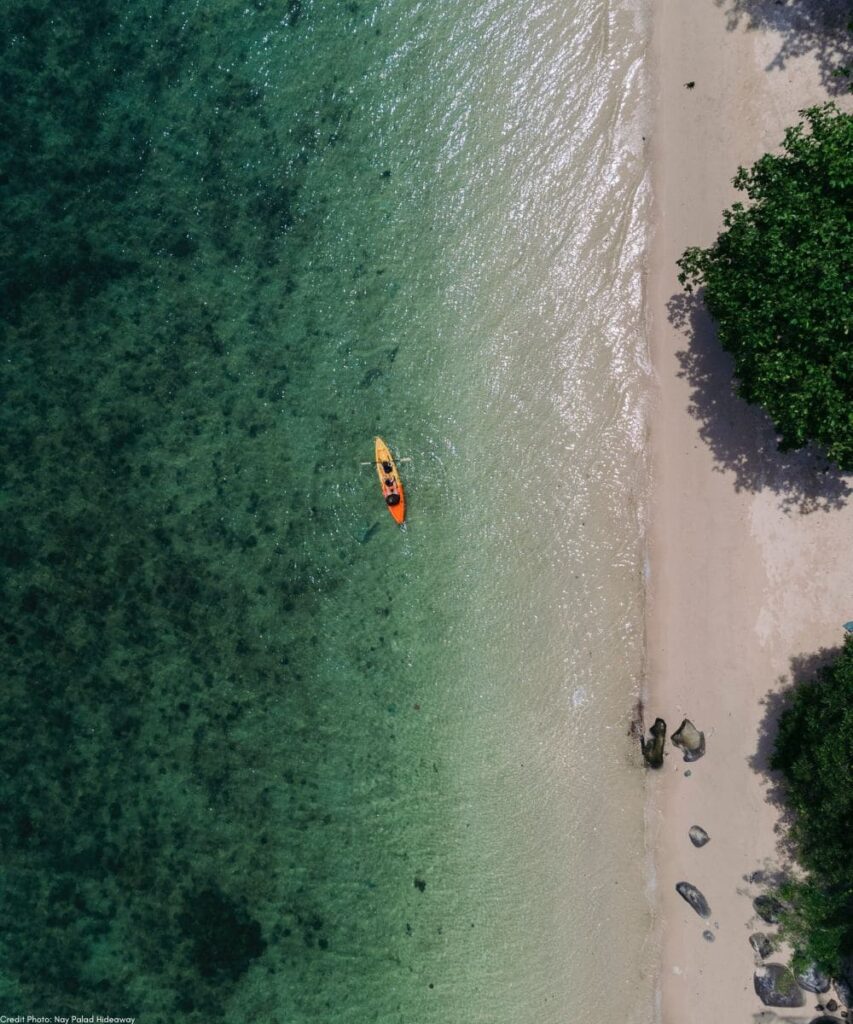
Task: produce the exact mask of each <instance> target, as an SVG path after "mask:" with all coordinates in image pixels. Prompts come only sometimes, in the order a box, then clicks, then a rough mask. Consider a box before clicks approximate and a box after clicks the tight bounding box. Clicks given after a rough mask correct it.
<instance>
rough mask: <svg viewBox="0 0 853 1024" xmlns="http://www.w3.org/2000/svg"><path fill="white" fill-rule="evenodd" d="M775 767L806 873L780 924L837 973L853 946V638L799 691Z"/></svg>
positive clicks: (788, 889)
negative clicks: (781, 774) (792, 817)
mask: <svg viewBox="0 0 853 1024" xmlns="http://www.w3.org/2000/svg"><path fill="white" fill-rule="evenodd" d="M770 767H771V768H773V769H777V770H780V771H782V773H783V774H784V777H785V785H786V789H787V794H788V800H789V802H790V805H791V808H792V809H793V811H794V820H793V824H792V825H791V838H792V840H793V841H794V844H795V846H796V850H797V858H798V860H799V862H800V864H801V865H802V867H803V868H804V869H805V870H806V872H807V876H806V878H805V879H804V880H802V881H792V882H789V883H788V884H787V885H785V886H783V887H782V890H781V895H782V897H783V898H784V899H785V900H786V901H787V903H788V905H789V907H790V910H789V911H788V912H787V913H786V914H785V915H784V917H783V921H782V930H783V933H784V934H785V936H786V938H788V939H789V941H790V942H791V944H792V946H793V947H794V950H795V953H796V954H798V959H799V960H800V961H801V962H803V961H805V960H815V961H817V962H818V963H821V964H822V965H823V966H824V967H825V968H826V969H827V970H829V971H832V972H838V970H839V969H840V965H841V962H842V959H843V958H844V957H845V956H847V955H850V954H851V953H853V637H848V638H847V640H846V642H845V645H844V648H843V649H842V651H841V653H840V654H839V656H838V658H837V659H836V660H835V661H834V662H833V663H832V664H830V665H829V666H827V667H826V668H824V669H823V670H822V671H821V672H820V673H819V675H818V678H817V679H815V680H814V681H812V682H809V683H805V684H803V685H801V686H799V687H798V688H797V690H796V691H795V693H794V698H793V702H792V704H791V706H790V707H789V708H788V709H787V710H786V711H785V712H784V713H783V714H782V717H781V718H780V720H779V731H778V734H777V737H776V743H775V747H774V751H773V756H772V758H771V761H770Z"/></svg>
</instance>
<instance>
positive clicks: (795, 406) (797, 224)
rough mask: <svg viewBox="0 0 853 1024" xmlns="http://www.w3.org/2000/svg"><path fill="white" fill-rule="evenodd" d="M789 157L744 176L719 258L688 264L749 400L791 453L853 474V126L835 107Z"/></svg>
mask: <svg viewBox="0 0 853 1024" xmlns="http://www.w3.org/2000/svg"><path fill="white" fill-rule="evenodd" d="M801 115H802V116H803V117H804V118H805V121H806V122H807V125H806V124H805V123H802V122H801V123H800V124H798V125H796V127H794V128H789V129H788V130H787V132H786V133H785V141H784V143H783V147H784V152H783V153H782V154H780V155H773V154H766V155H765V156H763V157H761V159H760V160H759V161H758V162H757V163H756V164H755V165H754V166H753V167H752V168H750V169H748V170H747V169H746V168H743V167H741V168H740V169H739V170H738V173H737V175H736V176H735V178H734V185H735V187H736V188H737V189H739V190H740V191H742V192H746V194H747V196H748V197H749V199H750V200H751V201H752V202H751V205H749V206H745V205H744V204H743V203H735V204H733V206H732V208H731V209H730V210H727V211H726V212H725V213H724V215H723V222H724V224H725V230H724V231H723V232H722V233H721V234H720V235H719V236H718V237H717V240H716V242H714V244H713V245H712V246H711V247H710V248H709V249H699V248H695V247H693V248H690V249H688V250H687V251H686V252H685V253H684V255H683V256H682V257H681V259H680V260H679V261H678V266H679V268H680V270H681V273H680V274H679V281H680V282H681V283H682V284H684V285H686V287H687V290H688V291H692V290H693V288H695V287H703V288H704V293H703V299H704V302H705V304H706V306H707V308H708V310H709V311H710V313H711V315H712V316H713V317H714V319H715V320H716V322H717V327H718V331H719V337H720V341H721V343H722V345H723V347H724V348H725V349H727V350H728V351H729V352H730V353H731V354H732V355H733V356H734V360H735V374H736V376H737V379H738V392H739V394H740V395H741V397H743V398H744V399H745V400H746V401H747V402H751V403H757V404H760V405H762V406H764V408H765V409H766V410H767V412H768V413H769V414H770V416H771V418H772V419H773V422H774V424H775V426H776V429H777V431H778V433H779V435H780V445H779V446H780V448H781V449H782V450H789V449H792V448H801V447H803V446H804V445H805V444H807V443H808V442H810V441H816V442H817V443H818V444H820V445H821V446H822V447H823V448H824V449H825V450H826V452H827V454H828V455H829V457H830V458H831V459H833V460H834V461H835V462H837V463H838V465H839V466H840V467H841V468H842V469H845V470H850V469H853V334H851V327H853V280H851V267H853V117H851V115H849V114H845V113H843V112H842V111H840V110H839V109H838V108H837V107H836V106H835V105H834V104H832V103H828V104H826V105H825V106H823V107H812V108H810V109H809V110H804V111H801Z"/></svg>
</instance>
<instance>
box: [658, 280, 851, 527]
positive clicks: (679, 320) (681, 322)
mask: <svg viewBox="0 0 853 1024" xmlns="http://www.w3.org/2000/svg"><path fill="white" fill-rule="evenodd" d="M667 310H668V314H669V320H670V323H672V324H673V326H675V327H676V328H677V329H678V330H680V331H681V332H682V333H683V334H684V335H685V337H686V338H687V339H688V348H687V349H684V350H682V351H679V352H677V353H676V356H677V358H678V361H679V363H680V364H681V370H680V371H679V377H683V378H685V379H686V380H687V381H688V383H689V384H690V387H691V392H690V405H689V407H688V411H689V412H690V414H691V416H693V417H694V418H695V419H696V420H697V421H698V423H699V436H700V437H701V438H702V440H703V441H704V442H705V443H706V444H707V445H708V447H709V448H710V449H711V452H712V454H713V456H714V458H715V459H716V461H717V463H718V466H717V469H718V471H719V472H731V473H733V474H734V478H735V489H736V490H738V491H743V490H746V491H753V492H758V491H762V490H765V489H769V490H771V491H773V492H774V493H775V494H778V495H779V497H780V506H781V508H782V509H783V510H784V511H786V512H799V513H800V514H803V515H805V514H807V513H810V512H816V511H829V510H830V509H834V508H841V507H842V506H843V505H844V504H845V503H846V501H847V499H848V498H849V496H850V495H851V493H853V488H851V486H850V481H849V479H847V478H845V476H844V475H843V474H842V473H841V471H840V470H839V469H838V468H837V467H836V466H835V465H834V464H833V463H831V462H829V461H828V459H827V458H826V456H825V455H823V454H822V453H821V452H820V450H818V449H817V448H816V447H815V448H812V447H809V448H804V449H801V450H799V451H794V452H780V451H779V449H778V446H777V442H778V435H777V434H776V431H775V430H774V427H773V424H772V423H771V421H770V418H769V417H768V416H767V414H766V413H765V412H764V411H763V410H762V409H760V408H759V407H758V406H753V405H748V404H747V403H746V402H745V401H744V400H743V399H742V398H738V396H737V395H736V394H735V390H734V378H733V372H734V371H733V360H732V358H731V356H730V355H729V354H728V353H727V352H725V351H724V350H723V348H722V347H721V345H720V343H719V341H718V340H717V332H716V329H715V327H714V323H713V321H712V319H711V317H710V315H709V314H708V312H707V310H706V309H705V306H704V304H703V302H702V293H701V291H698V292H695V293H693V294H685V293H683V292H679V293H678V294H676V295H673V296H672V297H671V298H670V300H669V302H668V303H667Z"/></svg>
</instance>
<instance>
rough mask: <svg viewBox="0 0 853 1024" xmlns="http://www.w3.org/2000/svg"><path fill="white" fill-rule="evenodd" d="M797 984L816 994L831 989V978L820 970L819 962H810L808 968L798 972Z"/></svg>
mask: <svg viewBox="0 0 853 1024" xmlns="http://www.w3.org/2000/svg"><path fill="white" fill-rule="evenodd" d="M797 984H798V985H799V986H800V988H804V989H805V990H806V992H814V993H815V994H816V995H822V994H823V993H824V992H828V991H829V978H827V976H826V975H825V974H824V973H823V972H822V971H820V970H818V966H817V964H809V967H808V970H805V971H803V972H802V974H798V975H797Z"/></svg>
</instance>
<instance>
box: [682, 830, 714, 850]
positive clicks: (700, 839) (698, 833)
mask: <svg viewBox="0 0 853 1024" xmlns="http://www.w3.org/2000/svg"><path fill="white" fill-rule="evenodd" d="M687 834H688V835H689V836H690V842H691V843H693V845H694V846H699V847H702V846H704V845H705V843H710V842H711V837H710V836H709V835H708V833H707V832H706V831H705V829H704V828H702V827H701V826H700V825H691V826H690V831H689V832H688V833H687Z"/></svg>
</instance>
